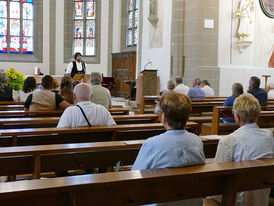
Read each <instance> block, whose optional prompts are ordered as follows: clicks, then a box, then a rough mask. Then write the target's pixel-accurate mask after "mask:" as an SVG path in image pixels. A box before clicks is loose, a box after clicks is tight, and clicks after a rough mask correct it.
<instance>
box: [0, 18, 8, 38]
mask: <svg viewBox="0 0 274 206" xmlns="http://www.w3.org/2000/svg"><path fill="white" fill-rule="evenodd" d="M7 34H8V27H7V19H2V18H0V35H1V36H2V35H7Z"/></svg>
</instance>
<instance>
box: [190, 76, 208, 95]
mask: <svg viewBox="0 0 274 206" xmlns="http://www.w3.org/2000/svg"><path fill="white" fill-rule="evenodd" d="M187 95H188V96H189V97H190V99H205V92H204V91H203V90H202V89H201V80H200V79H199V78H197V79H194V81H193V88H192V89H190V90H189V91H188V93H187Z"/></svg>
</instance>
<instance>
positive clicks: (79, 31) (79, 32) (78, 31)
mask: <svg viewBox="0 0 274 206" xmlns="http://www.w3.org/2000/svg"><path fill="white" fill-rule="evenodd" d="M74 30H75V32H74V37H75V38H77V39H78V38H83V37H84V36H83V35H84V33H83V31H84V23H83V21H75V22H74Z"/></svg>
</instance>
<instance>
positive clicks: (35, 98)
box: [25, 75, 71, 111]
mask: <svg viewBox="0 0 274 206" xmlns="http://www.w3.org/2000/svg"><path fill="white" fill-rule="evenodd" d="M42 86H43V89H41V90H35V91H34V92H33V94H30V95H29V96H28V98H27V100H26V101H25V110H26V111H28V110H55V109H58V108H62V109H66V108H67V107H69V106H71V104H69V103H68V102H67V101H65V100H64V99H63V97H61V96H60V95H59V94H58V93H54V92H52V91H51V89H52V86H53V78H52V77H51V76H50V75H46V76H44V77H43V79H42Z"/></svg>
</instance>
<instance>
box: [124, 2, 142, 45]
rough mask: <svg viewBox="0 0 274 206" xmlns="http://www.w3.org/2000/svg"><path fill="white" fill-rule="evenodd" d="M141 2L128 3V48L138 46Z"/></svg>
mask: <svg viewBox="0 0 274 206" xmlns="http://www.w3.org/2000/svg"><path fill="white" fill-rule="evenodd" d="M138 19H139V2H138V0H128V2H127V38H126V41H127V42H126V45H127V47H133V46H137V43H138V27H139V21H138Z"/></svg>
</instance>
